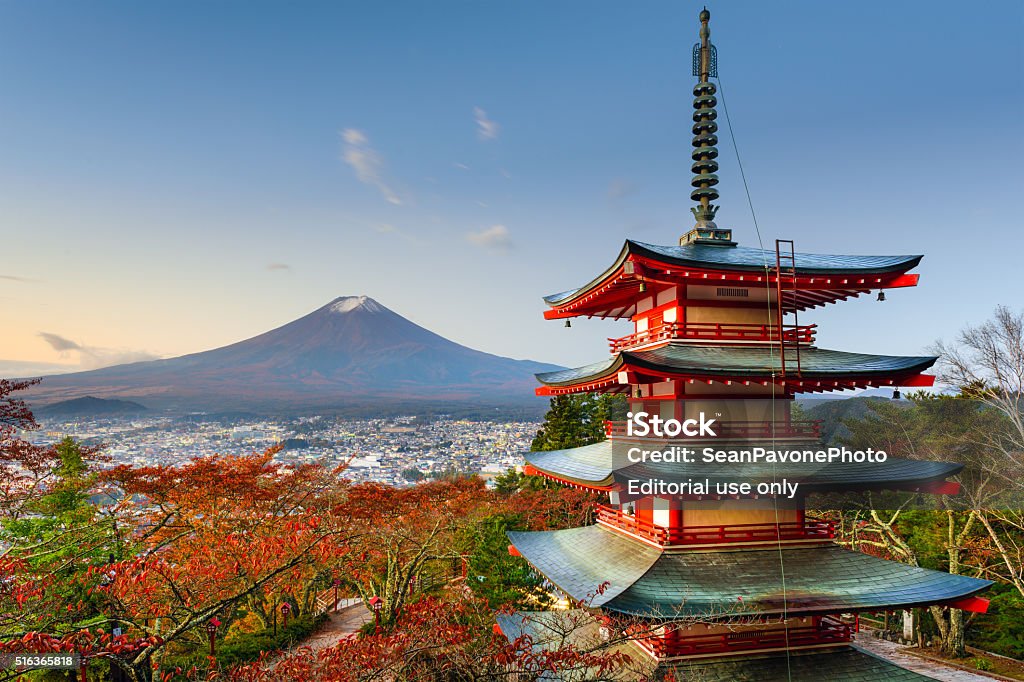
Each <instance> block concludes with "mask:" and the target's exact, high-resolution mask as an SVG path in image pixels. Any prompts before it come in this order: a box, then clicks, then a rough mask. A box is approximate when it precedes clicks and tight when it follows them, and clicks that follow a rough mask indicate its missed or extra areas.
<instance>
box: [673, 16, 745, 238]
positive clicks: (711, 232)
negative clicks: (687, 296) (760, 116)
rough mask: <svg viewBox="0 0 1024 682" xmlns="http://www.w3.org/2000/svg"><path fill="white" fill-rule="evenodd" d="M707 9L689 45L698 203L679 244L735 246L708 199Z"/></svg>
mask: <svg viewBox="0 0 1024 682" xmlns="http://www.w3.org/2000/svg"><path fill="white" fill-rule="evenodd" d="M710 21H711V12H709V11H708V9H707V7H705V8H704V9H703V10H701V13H700V42H699V43H697V44H696V45H694V46H693V75H694V76H696V77H697V84H696V85H695V86H693V98H694V99H693V153H692V154H691V158H692V159H693V166H692V167H691V170H692V171H693V179H692V180H691V181H690V184H691V185H692V186H693V188H694V189H693V191H692V192H690V199H692V200H693V201H696V202H698V203H697V205H696V206H694V207H693V208H691V209H690V211H691V212H692V213H693V217H694V218H696V220H697V223H696V224H695V225H694V226H693V229H692V230H690V231H689V232H688V233H686V234H685V235H683V236H682V237H681V238H680V240H679V243H680V244H714V245H718V246H735V245H736V242H734V241H732V230H720V229H718V226H717V225H716V224H715V214H716V213H717V212H718V206H715V205H714V204H712V203H711V202H712V201H713V200H715V199H718V190H717V189H715V185H717V184H718V176H717V175H715V172H716V171H717V170H718V162H717V161H715V159H716V158H718V147H717V146H716V145H717V144H718V136H717V135H716V134H715V133H717V132H718V124H717V123H715V119H716V118H718V112H717V111H716V110H715V105H716V104H718V100H717V99H715V92H716V88H715V84H714V83H712V82H711V81H710V78H712V77H714V78H717V77H718V51H717V50H716V49H715V46H714V45H712V44H711V29H710V28H709V26H708V22H710Z"/></svg>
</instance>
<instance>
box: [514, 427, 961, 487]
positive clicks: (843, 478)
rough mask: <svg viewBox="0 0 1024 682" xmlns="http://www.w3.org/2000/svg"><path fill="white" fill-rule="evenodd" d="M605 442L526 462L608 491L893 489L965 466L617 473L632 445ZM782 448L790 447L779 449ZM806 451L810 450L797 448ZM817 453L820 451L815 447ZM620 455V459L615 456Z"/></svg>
mask: <svg viewBox="0 0 1024 682" xmlns="http://www.w3.org/2000/svg"><path fill="white" fill-rule="evenodd" d="M613 443H614V442H613V441H608V440H606V441H602V442H600V443H594V444H593V445H585V446H583V447H579V448H570V449H568V450H549V451H546V452H527V453H525V454H524V458H525V459H526V462H527V463H528V464H530V465H531V466H533V467H535V468H537V469H539V470H541V471H543V472H544V473H547V474H551V475H552V476H554V477H556V478H560V479H565V480H567V481H570V482H572V483H579V484H581V485H593V486H606V485H610V484H612V483H615V482H618V483H621V484H625V483H626V482H628V481H630V480H633V481H643V480H648V479H657V480H662V481H666V482H684V481H686V480H687V479H691V478H708V479H710V480H711V481H712V484H713V483H714V482H716V481H717V480H723V481H735V480H737V476H738V475H739V476H742V480H745V481H751V482H753V481H758V480H762V479H763V480H775V479H779V478H786V479H788V480H789V481H796V482H799V483H800V485H801V488H802V490H804V491H807V492H815V491H816V492H821V491H826V490H859V489H879V488H884V489H893V490H901V489H906V488H907V487H917V486H918V485H921V484H924V483H927V482H933V481H943V480H945V479H946V478H948V477H949V476H954V475H956V474H957V473H958V472H959V471H960V470H961V469H963V465H961V464H956V463H954V462H935V461H929V460H909V459H900V458H897V457H890V458H888V459H887V460H886V461H884V462H875V463H872V462H863V463H860V464H858V463H848V464H844V463H840V462H835V463H831V464H814V465H812V464H778V465H774V466H773V465H770V464H743V465H737V464H729V463H726V464H698V463H694V464H687V463H684V462H675V463H651V462H648V463H638V464H629V465H628V466H624V467H622V468H620V469H618V470H616V469H615V464H616V463H617V462H623V463H625V461H626V460H625V457H624V452H625V449H626V448H627V447H628V445H624V444H623V445H619V444H613ZM754 445H757V446H761V447H770V443H769V442H761V441H758V442H756V443H751V444H749V445H743V446H730V447H735V448H737V449H742V448H745V447H752V446H754ZM780 447H781V448H783V449H786V448H788V447H789V446H780ZM793 447H796V448H799V449H803V448H804V447H805V446H804V445H800V446H793ZM814 447H815V448H817V447H818V446H814ZM615 454H618V455H619V456H618V457H615V456H614V455H615Z"/></svg>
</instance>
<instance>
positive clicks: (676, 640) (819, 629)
mask: <svg viewBox="0 0 1024 682" xmlns="http://www.w3.org/2000/svg"><path fill="white" fill-rule="evenodd" d="M853 629H854V628H853V626H852V625H851V624H849V623H843V622H840V621H838V620H835V619H833V618H830V617H828V616H824V617H822V618H821V620H820V621H819V622H818V623H817V624H816V625H806V626H802V627H791V628H788V630H784V629H782V628H776V629H772V630H738V631H734V632H719V633H714V634H700V635H684V634H680V633H678V632H669V633H668V634H667V635H666V636H664V637H648V638H644V639H638V640H637V644H639V645H640V646H642V647H643V648H644V649H646V650H647V651H648V652H649V653H651V654H653V655H654V656H658V657H666V656H693V655H696V654H719V653H729V652H733V651H750V650H756V649H774V648H779V647H799V646H812V645H816V644H833V643H840V642H848V641H850V640H851V639H852V638H853ZM823 674H824V673H823Z"/></svg>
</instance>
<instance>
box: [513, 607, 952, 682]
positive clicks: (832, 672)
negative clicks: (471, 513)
mask: <svg viewBox="0 0 1024 682" xmlns="http://www.w3.org/2000/svg"><path fill="white" fill-rule="evenodd" d="M495 619H496V620H497V625H498V628H499V629H500V630H501V634H503V635H504V636H505V637H506V638H508V640H509V641H515V640H516V639H518V638H519V637H523V636H527V637H529V638H530V641H531V642H532V643H533V649H534V650H535V651H542V650H545V649H547V650H556V649H559V648H561V647H565V646H574V647H576V648H577V649H579V650H583V651H588V650H591V649H594V648H596V647H599V646H600V644H601V641H602V639H601V636H600V632H599V628H600V624H599V623H598V621H597V619H596V618H595V617H594V616H593V615H591V614H590V613H589V612H587V611H585V610H582V609H570V610H567V611H518V612H515V613H510V614H498V615H497V616H496V617H495ZM611 650H614V651H621V652H623V653H625V654H627V655H629V656H630V658H631V659H632V660H633V661H636V662H637V663H639V664H646V665H647V666H649V667H648V669H647V670H646V671H645V673H646V678H647V679H652V680H659V679H664V678H666V677H667V674H668V673H669V672H671V673H673V674H674V676H675V679H684V680H689V679H694V680H702V682H754V681H755V680H756V681H757V682H820V680H821V679H822V671H823V670H827V671H829V673H828V674H829V679H836V680H865V681H867V680H887V681H890V682H926V681H927V680H931V679H932V678H930V677H926V676H924V675H920V674H918V673H915V672H912V671H910V670H907V669H905V668H901V667H899V666H897V665H895V664H893V663H890V662H889V661H886V660H885V659H882V658H879V657H878V656H875V655H874V654H872V653H869V652H866V651H863V650H861V649H859V648H858V647H856V646H838V647H829V648H827V649H812V650H803V651H801V650H799V649H797V650H793V651H789V652H770V653H761V654H759V653H757V652H752V653H751V652H747V653H745V654H744V655H743V656H719V657H712V658H707V657H705V658H699V659H690V660H670V661H663V662H660V663H659V662H656V661H654V660H650V659H649V657H648V655H647V653H646V652H644V651H642V650H641V649H640V648H639V647H637V646H636V644H635V643H634V642H632V641H625V642H616V643H615V644H614V645H613V646H612V647H611ZM596 678H597V676H595V679H596ZM541 679H550V680H556V679H560V678H559V675H558V674H557V673H549V674H547V675H542V676H541Z"/></svg>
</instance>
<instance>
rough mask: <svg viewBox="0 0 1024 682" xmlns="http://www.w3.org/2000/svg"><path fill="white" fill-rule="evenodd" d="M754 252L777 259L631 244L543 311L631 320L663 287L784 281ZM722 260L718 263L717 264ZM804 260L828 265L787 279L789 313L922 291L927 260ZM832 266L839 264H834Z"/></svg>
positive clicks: (696, 302) (729, 303)
mask: <svg viewBox="0 0 1024 682" xmlns="http://www.w3.org/2000/svg"><path fill="white" fill-rule="evenodd" d="M655 249H660V250H663V251H666V250H671V249H675V250H678V251H684V250H687V249H688V250H690V251H693V252H696V253H700V254H705V258H710V259H709V260H704V261H701V260H699V259H694V258H670V257H666V256H665V255H663V254H659V253H658V252H657V251H655ZM708 249H711V250H710V251H708ZM727 251H732V252H733V253H742V254H744V255H746V256H747V257H746V258H744V259H732V260H733V261H734V262H728V259H722V258H720V256H721V255H722V254H723V253H725V252H727ZM753 251H756V252H757V253H758V254H762V257H763V258H764V259H765V260H764V263H765V264H767V263H769V262H774V253H773V254H771V258H770V259H768V258H767V256H765V255H763V254H767V252H761V251H760V250H759V249H758V250H753V249H742V248H740V249H739V250H735V249H732V248H729V247H720V246H699V245H696V246H695V245H690V246H684V247H659V246H654V245H645V244H641V243H640V242H633V241H627V242H626V244H625V245H624V246H623V249H622V251H621V252H620V254H619V257H618V258H617V259H616V261H615V264H613V265H612V267H611V268H609V269H608V270H607V271H606V272H604V273H603V274H602V275H600V276H598V277H597V278H596V279H594V280H593V281H592V282H590V283H588V284H586V285H584V286H583V287H580V288H579V289H574V290H570V291H566V292H562V293H560V294H554V295H551V296H547V297H545V302H546V303H547V304H548V305H549V306H550V307H551V308H550V309H549V310H547V311H545V312H544V317H545V318H546V319H564V318H571V317H580V316H586V317H601V318H609V317H610V318H615V319H619V318H623V317H632V316H633V315H635V314H636V312H637V310H636V301H637V300H638V299H639V298H641V297H642V296H643V292H644V290H645V289H646V288H647V287H650V288H651V289H658V288H665V287H676V286H681V285H720V286H721V285H726V286H743V287H760V288H768V289H773V288H774V287H775V285H776V283H777V282H778V275H777V274H774V273H773V271H772V270H773V267H768V266H767V265H765V264H761V263H757V262H755V261H756V259H755V258H754V257H753V256H752V254H750V253H749V252H753ZM715 256H719V258H718V259H717V260H715V259H714V257H715ZM800 256H802V257H803V258H804V259H805V260H808V259H816V261H821V263H820V266H819V267H802V266H799V265H798V267H797V272H796V275H795V277H787V278H786V280H785V281H786V286H787V287H788V288H790V289H791V291H786V292H785V293H784V301H783V303H784V306H783V307H784V308H785V309H786V310H790V311H792V310H807V309H809V308H815V307H818V306H823V305H826V304H828V303H835V302H837V301H841V300H846V299H848V298H852V297H856V296H859V295H861V294H865V293H869V292H870V291H872V290H876V289H893V288H901V287H911V286H916V285H917V283H918V279H919V275H917V274H908V273H907V272H906V271H907V270H909V269H911V268H913V267H915V266H916V265H917V264H918V263H919V262H920V259H921V257H920V256H894V257H878V256H875V257H872V256H863V257H857V256H826V255H816V254H800ZM816 261H815V262H816ZM832 262H834V263H835V264H831V265H830V263H832ZM798 263H799V261H798ZM857 263H861V264H862V267H851V266H855V265H856V264H857ZM882 263H884V264H885V265H886V267H888V268H890V269H888V270H886V269H883V268H880V267H879V265H880V264H882ZM840 264H842V265H840ZM844 265H845V267H844ZM872 270H874V271H872ZM680 303H682V304H684V305H685V304H690V305H699V306H708V305H710V306H719V307H756V306H759V305H760V306H763V305H764V303H763V302H762V303H758V302H755V301H713V300H711V301H709V300H704V299H692V300H685V299H681V300H680Z"/></svg>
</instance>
